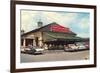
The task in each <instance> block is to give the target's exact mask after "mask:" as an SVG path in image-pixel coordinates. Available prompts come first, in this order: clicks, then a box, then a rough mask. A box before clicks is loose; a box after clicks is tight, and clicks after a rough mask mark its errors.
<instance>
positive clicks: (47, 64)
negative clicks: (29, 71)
mask: <svg viewBox="0 0 100 73" xmlns="http://www.w3.org/2000/svg"><path fill="white" fill-rule="evenodd" d="M21 9H30V10H49V11H70V12H89V13H90V25H91V26H90V39H91V40H90V59H89V60H79V61H56V62H55V61H54V62H34V63H20V34H19V33H20V10H21ZM15 17H16V20H15V21H16V22H15V23H16V39H15V40H17V41H16V46H15V47H16V69H21V68H22V69H23V68H41V67H42V68H43V67H55V66H56V67H57V66H75V65H89V64H90V65H91V64H94V32H93V31H94V10H93V9H86V8H69V7H51V6H39V5H38V6H35V5H16V14H15Z"/></svg>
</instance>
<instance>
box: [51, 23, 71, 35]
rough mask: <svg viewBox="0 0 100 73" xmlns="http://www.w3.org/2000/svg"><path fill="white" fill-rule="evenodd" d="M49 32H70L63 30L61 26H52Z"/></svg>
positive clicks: (67, 29) (66, 29)
mask: <svg viewBox="0 0 100 73" xmlns="http://www.w3.org/2000/svg"><path fill="white" fill-rule="evenodd" d="M50 30H51V31H54V32H67V33H68V32H70V30H69V28H65V27H63V26H60V25H52V26H51V27H50Z"/></svg>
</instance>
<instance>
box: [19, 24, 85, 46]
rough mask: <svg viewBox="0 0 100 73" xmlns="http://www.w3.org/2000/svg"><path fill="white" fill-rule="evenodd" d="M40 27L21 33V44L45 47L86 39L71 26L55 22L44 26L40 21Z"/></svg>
mask: <svg viewBox="0 0 100 73" xmlns="http://www.w3.org/2000/svg"><path fill="white" fill-rule="evenodd" d="M38 25H39V27H38V28H37V29H35V30H32V31H30V32H27V33H23V34H22V35H21V46H22V47H27V46H28V45H32V46H37V47H43V46H44V45H46V46H47V47H49V46H51V45H52V46H59V45H66V44H69V43H70V44H71V43H75V42H80V41H84V40H85V39H82V38H80V37H77V34H76V33H74V32H72V31H71V30H70V29H69V28H67V27H63V26H61V25H59V24H57V23H55V22H53V23H50V24H48V25H45V26H42V25H43V23H42V22H38Z"/></svg>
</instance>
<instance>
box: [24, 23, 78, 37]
mask: <svg viewBox="0 0 100 73" xmlns="http://www.w3.org/2000/svg"><path fill="white" fill-rule="evenodd" d="M37 31H41V32H57V33H67V34H75V35H76V33H74V32H72V31H71V30H70V29H69V28H67V27H63V26H61V25H59V24H57V23H55V22H53V23H50V24H48V25H45V26H42V27H40V28H37V29H34V30H32V31H29V32H26V33H24V34H22V36H24V35H27V34H30V33H34V32H37Z"/></svg>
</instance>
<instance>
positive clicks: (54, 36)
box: [46, 33, 85, 42]
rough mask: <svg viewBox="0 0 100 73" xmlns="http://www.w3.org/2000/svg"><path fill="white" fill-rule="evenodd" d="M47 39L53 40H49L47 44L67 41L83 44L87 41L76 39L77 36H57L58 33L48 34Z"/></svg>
mask: <svg viewBox="0 0 100 73" xmlns="http://www.w3.org/2000/svg"><path fill="white" fill-rule="evenodd" d="M46 35H47V37H50V38H52V39H47V40H46V41H47V42H50V41H63V42H64V41H65V42H81V41H85V40H84V39H83V38H80V37H76V36H70V35H69V36H68V34H56V33H46Z"/></svg>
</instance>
